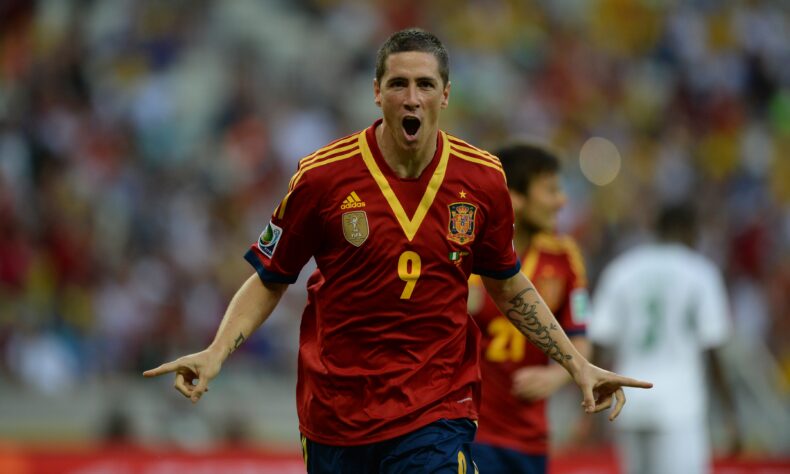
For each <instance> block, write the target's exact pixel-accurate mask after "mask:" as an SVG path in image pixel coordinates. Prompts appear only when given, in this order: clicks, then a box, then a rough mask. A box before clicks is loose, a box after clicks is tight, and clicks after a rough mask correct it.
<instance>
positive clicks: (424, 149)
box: [376, 122, 436, 178]
mask: <svg viewBox="0 0 790 474" xmlns="http://www.w3.org/2000/svg"><path fill="white" fill-rule="evenodd" d="M392 131H393V130H392V129H390V128H389V127H387V124H386V122H381V125H379V126H378V128H376V141H377V142H378V145H379V150H380V151H381V155H382V156H383V157H384V161H385V162H386V163H387V166H389V167H390V169H391V170H392V171H393V173H395V175H396V176H398V177H399V178H418V177H419V176H420V175H421V174H422V172H423V170H425V168H427V167H428V165H429V164H430V163H431V160H432V159H433V155H434V154H435V153H436V132H435V131H434V132H433V133H431V132H428V131H426V133H427V135H428V137H429V138H428V140H426V143H425V144H423V145H420V146H419V147H417V148H416V149H414V150H408V149H403V148H400V147H398V145H397V143H396V141H395V139H394V137H393V136H392V133H391V132H392Z"/></svg>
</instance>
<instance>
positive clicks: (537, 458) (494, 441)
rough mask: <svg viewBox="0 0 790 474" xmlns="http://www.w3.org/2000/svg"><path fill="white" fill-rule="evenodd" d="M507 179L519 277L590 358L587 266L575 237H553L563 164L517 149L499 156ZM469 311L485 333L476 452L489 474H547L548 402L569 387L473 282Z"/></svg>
mask: <svg viewBox="0 0 790 474" xmlns="http://www.w3.org/2000/svg"><path fill="white" fill-rule="evenodd" d="M496 156H497V157H498V158H499V160H500V161H501V163H502V168H504V170H505V175H506V176H507V185H508V188H510V196H511V199H512V202H513V211H514V213H515V223H516V232H515V238H514V246H515V249H516V253H517V254H518V255H519V256H520V259H521V272H522V273H524V274H525V275H526V276H527V277H528V278H529V279H530V280H531V281H532V282H533V283H534V284H535V287H536V288H537V290H538V291H539V292H540V294H541V296H542V297H543V299H544V301H545V302H546V305H547V306H548V307H549V309H551V311H552V312H553V313H554V314H555V315H557V320H558V322H559V324H560V326H562V328H563V329H564V330H565V333H566V334H568V336H569V337H570V340H571V343H572V344H573V345H574V346H575V347H576V349H577V350H578V351H579V353H581V354H582V355H584V356H585V357H587V356H588V355H589V352H590V345H589V342H588V341H587V339H586V337H585V336H584V318H585V313H586V311H587V308H588V304H587V303H588V295H587V288H586V285H587V281H586V276H585V271H584V263H583V261H582V258H581V255H580V253H579V251H578V249H577V247H576V244H575V243H574V242H573V240H572V239H571V238H570V237H566V236H559V235H557V234H556V233H555V228H556V225H557V214H558V212H559V211H560V209H561V208H562V206H563V205H564V204H565V194H564V193H563V191H562V187H561V185H560V176H559V170H560V163H559V160H558V159H557V157H556V156H555V155H554V154H553V153H551V152H550V151H549V150H547V149H545V148H542V147H538V146H535V145H532V144H527V143H514V144H511V145H508V146H506V147H504V148H502V149H501V150H499V151H498V152H497V153H496ZM469 291H470V295H469V310H470V313H471V314H472V315H473V316H474V318H475V320H476V321H477V323H478V325H479V326H480V328H481V329H482V332H483V343H482V347H481V349H482V352H481V370H482V374H483V391H482V403H481V406H480V427H479V429H478V432H477V438H476V442H475V444H474V446H473V447H472V455H473V457H474V459H475V462H476V463H477V465H478V466H481V467H482V466H485V468H484V471H485V472H490V473H503V474H507V473H513V472H519V473H527V474H538V473H545V472H546V465H547V451H548V431H547V423H546V398H547V397H549V396H550V395H551V394H552V393H554V392H555V391H557V390H558V389H559V388H560V387H562V386H563V385H564V384H566V383H567V382H569V381H570V380H571V379H570V377H569V376H568V372H566V371H565V370H564V369H563V367H562V366H560V365H558V364H550V363H549V358H548V356H547V355H546V354H545V353H543V352H542V351H541V350H540V349H539V348H538V347H537V346H533V345H531V344H528V343H527V337H526V336H524V334H522V333H521V332H520V331H519V330H518V329H516V328H515V326H513V325H512V324H510V322H509V321H508V319H507V317H505V316H504V315H502V313H501V311H500V309H499V308H498V307H497V305H496V303H495V302H494V301H493V300H492V299H491V298H490V297H489V298H486V295H485V291H484V288H483V286H482V282H481V280H480V279H479V278H476V277H473V278H472V279H471V280H470V288H469Z"/></svg>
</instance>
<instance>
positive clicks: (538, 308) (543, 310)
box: [483, 273, 653, 420]
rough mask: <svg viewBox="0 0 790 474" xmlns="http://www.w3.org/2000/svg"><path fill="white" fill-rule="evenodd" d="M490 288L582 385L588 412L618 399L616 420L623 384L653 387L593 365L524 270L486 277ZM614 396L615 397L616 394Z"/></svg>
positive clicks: (539, 344) (514, 319) (523, 329)
mask: <svg viewBox="0 0 790 474" xmlns="http://www.w3.org/2000/svg"><path fill="white" fill-rule="evenodd" d="M483 283H484V284H485V287H486V290H487V291H488V293H489V294H490V295H491V297H492V298H493V300H494V302H495V303H496V304H497V306H498V307H499V309H500V311H502V314H504V315H505V316H507V318H508V319H509V320H510V322H511V323H513V325H515V326H516V327H517V328H518V329H519V330H520V331H521V332H522V333H523V334H524V335H525V336H526V337H527V339H529V341H530V342H531V343H532V344H534V345H535V346H537V347H538V348H539V349H541V350H542V351H543V352H544V353H545V354H546V355H548V356H549V357H551V358H552V359H554V360H555V361H556V362H558V363H559V364H560V365H562V367H564V368H565V370H567V371H568V373H569V374H570V375H571V377H572V378H573V380H574V382H576V384H577V385H578V386H579V388H580V389H581V391H582V395H583V397H584V401H583V402H582V405H583V406H584V409H585V411H586V412H587V413H597V412H599V411H602V410H605V409H606V408H609V407H610V406H611V405H612V402H613V401H614V399H616V400H617V403H616V405H615V408H614V411H613V412H612V414H611V415H610V416H609V419H610V420H613V419H615V418H616V417H617V415H619V414H620V410H622V408H623V405H624V404H625V395H624V393H623V389H622V387H638V388H650V387H652V386H653V384H651V383H649V382H642V381H639V380H635V379H631V378H628V377H623V376H620V375H617V374H615V373H612V372H609V371H606V370H603V369H601V368H599V367H596V366H594V365H592V364H591V363H590V362H589V361H587V359H585V358H584V356H582V355H581V354H580V353H579V351H578V350H577V349H576V347H574V345H573V344H572V343H571V341H570V340H569V339H568V336H567V335H566V334H565V331H563V330H562V327H560V325H559V323H557V320H556V319H555V318H554V315H553V314H552V313H551V310H549V308H548V306H546V303H545V302H544V301H543V298H541V297H540V295H539V294H538V292H537V290H535V287H534V286H533V285H532V282H530V281H529V279H527V277H526V276H524V275H523V274H522V273H517V274H516V275H514V276H512V277H510V278H508V279H506V280H496V279H493V278H487V277H483ZM613 397H614V398H613Z"/></svg>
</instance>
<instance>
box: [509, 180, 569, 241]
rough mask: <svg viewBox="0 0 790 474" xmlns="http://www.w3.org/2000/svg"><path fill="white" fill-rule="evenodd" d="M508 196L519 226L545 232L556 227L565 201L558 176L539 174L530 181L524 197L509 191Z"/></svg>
mask: <svg viewBox="0 0 790 474" xmlns="http://www.w3.org/2000/svg"><path fill="white" fill-rule="evenodd" d="M510 196H511V198H512V200H513V212H514V213H515V215H516V219H517V220H518V223H519V224H520V225H522V226H526V227H530V228H535V229H539V230H542V231H545V232H551V231H553V230H554V229H555V228H556V227H557V214H558V213H559V211H560V209H562V206H564V205H565V201H566V196H565V193H564V192H563V191H562V186H561V185H560V177H559V175H558V174H556V173H545V174H540V175H538V176H536V177H535V178H533V179H532V182H530V184H529V190H528V191H527V194H526V195H525V194H521V193H516V192H513V191H511V192H510Z"/></svg>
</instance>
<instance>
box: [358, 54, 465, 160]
mask: <svg viewBox="0 0 790 474" xmlns="http://www.w3.org/2000/svg"><path fill="white" fill-rule="evenodd" d="M385 64H386V67H385V69H384V75H383V76H382V78H381V82H379V81H377V80H375V81H374V82H373V91H374V93H375V97H376V105H378V106H379V107H381V111H382V114H383V115H384V122H385V125H386V127H387V128H388V129H389V132H390V133H391V134H392V136H393V138H394V140H395V143H396V144H397V145H398V146H399V147H401V148H403V149H407V150H408V149H411V150H417V149H421V148H422V147H423V146H426V145H427V144H428V142H429V141H432V140H436V131H437V130H438V128H439V111H440V110H441V109H444V108H445V107H447V103H448V99H449V97H450V84H449V83H448V84H446V85H444V84H442V78H441V76H440V75H439V63H438V61H437V60H436V58H435V57H434V55H433V54H430V53H422V52H416V51H409V52H404V53H394V54H391V55H389V57H387V60H386V63H385Z"/></svg>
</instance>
